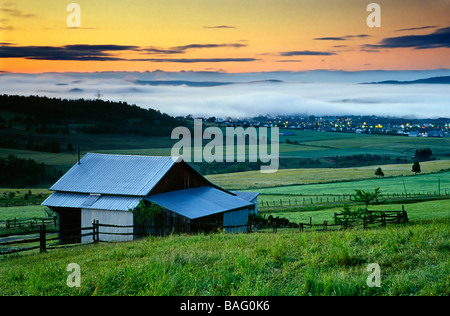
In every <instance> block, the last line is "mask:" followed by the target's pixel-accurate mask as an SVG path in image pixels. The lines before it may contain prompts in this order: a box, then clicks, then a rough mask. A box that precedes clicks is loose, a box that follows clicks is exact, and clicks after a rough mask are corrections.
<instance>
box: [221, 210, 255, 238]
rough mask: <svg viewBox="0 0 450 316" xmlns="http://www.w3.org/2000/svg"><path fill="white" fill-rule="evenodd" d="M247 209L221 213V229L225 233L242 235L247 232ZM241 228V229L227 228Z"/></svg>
mask: <svg viewBox="0 0 450 316" xmlns="http://www.w3.org/2000/svg"><path fill="white" fill-rule="evenodd" d="M248 213H249V210H248V208H245V209H240V210H236V211H230V212H225V213H223V227H224V229H225V232H227V233H242V232H246V231H247V222H248ZM227 226H241V227H227Z"/></svg>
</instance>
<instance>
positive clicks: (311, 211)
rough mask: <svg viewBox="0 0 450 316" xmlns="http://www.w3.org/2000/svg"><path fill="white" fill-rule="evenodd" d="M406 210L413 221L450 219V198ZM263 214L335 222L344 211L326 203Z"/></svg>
mask: <svg viewBox="0 0 450 316" xmlns="http://www.w3.org/2000/svg"><path fill="white" fill-rule="evenodd" d="M348 205H349V206H350V208H351V209H352V210H356V209H357V208H358V207H364V206H363V205H358V204H352V203H349V204H348ZM404 207H405V211H406V212H407V213H408V218H409V220H411V221H419V220H449V219H450V200H449V199H445V200H434V201H426V202H418V203H410V204H404ZM369 209H370V210H373V211H378V210H380V211H383V210H384V211H401V210H402V205H401V204H380V205H370V206H369ZM259 210H260V211H259V213H260V214H261V215H266V216H268V215H272V216H275V217H276V216H279V217H285V218H287V219H289V220H290V221H292V222H295V223H299V222H302V223H309V219H310V218H312V221H313V223H323V221H328V222H329V223H333V222H334V213H340V212H342V210H343V208H342V205H339V206H337V205H335V206H333V205H325V206H323V205H322V206H306V207H292V208H289V209H288V208H286V207H285V208H281V207H276V208H260V209H259Z"/></svg>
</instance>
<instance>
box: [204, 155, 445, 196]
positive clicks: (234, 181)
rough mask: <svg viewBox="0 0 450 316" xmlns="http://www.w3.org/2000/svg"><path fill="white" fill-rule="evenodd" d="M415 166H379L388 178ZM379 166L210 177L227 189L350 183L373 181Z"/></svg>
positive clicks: (433, 164) (437, 165)
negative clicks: (354, 181)
mask: <svg viewBox="0 0 450 316" xmlns="http://www.w3.org/2000/svg"><path fill="white" fill-rule="evenodd" d="M420 165H421V169H422V173H430V172H437V171H440V170H442V169H448V168H450V160H434V161H427V162H422V163H421V164H420ZM411 166H412V164H395V165H382V166H380V167H381V168H382V170H383V172H384V174H385V177H391V176H400V175H404V176H409V175H411V174H412V172H411ZM377 167H378V166H369V167H357V168H339V169H334V168H314V169H280V170H278V171H277V172H276V173H261V172H260V171H247V172H236V173H227V174H217V175H208V176H207V178H208V179H209V180H211V181H212V182H214V183H216V184H218V185H220V186H223V187H224V188H227V189H237V190H245V189H253V188H267V187H278V186H288V185H295V184H312V183H325V182H333V181H350V180H361V179H373V178H374V177H375V170H376V169H377Z"/></svg>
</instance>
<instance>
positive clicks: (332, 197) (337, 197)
mask: <svg viewBox="0 0 450 316" xmlns="http://www.w3.org/2000/svg"><path fill="white" fill-rule="evenodd" d="M273 195H274V196H275V195H277V194H273ZM281 195H282V194H281ZM442 197H450V191H447V190H446V191H445V192H416V193H411V192H408V193H404V192H402V193H384V194H382V195H380V197H379V198H378V200H383V199H394V200H395V199H410V198H442ZM354 201H355V197H354V195H351V194H322V195H305V196H301V195H297V196H295V197H292V198H280V199H276V198H270V199H260V201H259V202H258V206H259V207H276V206H303V205H315V204H325V203H326V204H329V203H342V202H354Z"/></svg>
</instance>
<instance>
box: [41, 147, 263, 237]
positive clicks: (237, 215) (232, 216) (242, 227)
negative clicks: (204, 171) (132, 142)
mask: <svg viewBox="0 0 450 316" xmlns="http://www.w3.org/2000/svg"><path fill="white" fill-rule="evenodd" d="M50 190H51V191H54V192H53V193H52V195H50V196H49V197H48V198H47V199H46V200H45V201H44V202H43V203H42V205H45V206H47V207H49V208H50V209H52V210H53V211H55V212H56V213H57V215H58V224H59V232H60V233H59V235H60V240H61V242H62V243H77V242H82V243H87V242H91V241H92V236H82V237H80V235H82V234H83V233H84V232H83V229H82V228H83V227H90V226H92V223H93V221H94V220H96V221H98V222H99V223H100V224H102V225H109V226H106V227H105V226H102V225H101V226H100V229H99V237H100V238H99V239H100V240H104V241H111V240H116V241H127V240H132V239H134V238H137V237H138V236H141V235H142V232H143V230H144V228H143V227H142V224H141V223H139V222H138V221H137V218H136V216H135V214H134V213H133V212H132V211H131V210H132V209H134V208H136V207H137V206H138V205H139V203H140V202H141V201H143V202H144V203H145V204H146V205H152V203H154V204H156V205H159V206H160V207H162V208H163V209H164V211H163V212H161V213H160V214H158V215H157V216H156V217H155V218H153V222H152V223H151V227H150V233H151V234H167V233H173V232H195V231H200V230H201V231H210V230H216V229H217V228H219V227H221V228H223V229H224V230H225V231H226V232H243V231H246V230H247V222H248V215H249V212H250V211H254V208H255V203H254V201H253V202H252V201H250V200H248V196H247V198H245V197H240V196H238V194H237V193H235V192H231V191H228V190H225V189H223V188H221V187H219V186H217V185H215V184H213V183H211V182H210V181H208V180H207V179H206V178H205V177H203V176H202V175H201V174H199V173H198V172H197V171H196V170H195V169H193V168H192V167H191V166H189V165H188V164H187V163H186V162H184V161H183V160H182V159H180V158H176V157H153V156H134V155H110V154H97V153H88V154H86V155H84V157H83V158H82V159H81V160H80V161H78V162H77V163H76V164H75V165H74V166H73V167H72V168H71V169H70V170H69V171H68V172H67V173H66V174H64V175H63V176H62V177H61V178H60V179H59V180H58V181H57V182H56V183H55V184H54V185H53V186H52V187H51V188H50ZM118 226H122V227H118Z"/></svg>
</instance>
